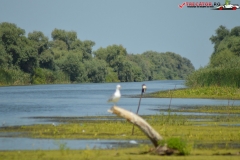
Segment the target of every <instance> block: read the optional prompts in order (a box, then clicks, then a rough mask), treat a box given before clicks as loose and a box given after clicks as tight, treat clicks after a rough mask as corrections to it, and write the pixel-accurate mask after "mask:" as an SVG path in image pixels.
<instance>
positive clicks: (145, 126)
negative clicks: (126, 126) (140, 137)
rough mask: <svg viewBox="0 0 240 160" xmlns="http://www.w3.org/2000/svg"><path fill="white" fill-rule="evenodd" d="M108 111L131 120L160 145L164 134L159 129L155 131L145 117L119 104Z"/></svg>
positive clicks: (156, 145) (154, 143)
mask: <svg viewBox="0 0 240 160" xmlns="http://www.w3.org/2000/svg"><path fill="white" fill-rule="evenodd" d="M108 112H110V113H114V114H116V115H118V116H120V117H123V118H125V119H127V120H128V121H129V122H131V123H133V124H134V125H136V126H137V127H139V128H140V129H141V130H142V131H143V133H144V134H145V135H146V136H147V137H148V138H149V139H150V140H151V142H152V143H153V145H154V146H155V147H158V145H159V143H158V142H159V141H160V140H162V139H163V138H162V136H161V135H159V133H158V132H157V131H155V130H154V129H153V128H152V127H151V126H150V125H149V124H148V123H147V122H146V121H145V120H144V119H142V118H141V117H140V116H138V115H137V114H135V113H132V112H130V111H127V110H125V109H123V108H120V107H118V106H113V107H112V108H111V109H110V110H108Z"/></svg>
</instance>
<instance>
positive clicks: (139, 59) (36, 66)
mask: <svg viewBox="0 0 240 160" xmlns="http://www.w3.org/2000/svg"><path fill="white" fill-rule="evenodd" d="M51 38H52V40H49V38H48V37H46V36H45V35H44V34H43V33H42V32H41V31H33V32H31V33H28V35H27V36H26V35H25V30H24V29H21V28H19V27H18V26H17V25H16V24H13V23H8V22H3V23H0V85H24V84H49V83H70V82H71V83H82V82H93V83H97V82H136V81H149V80H161V79H185V78H186V77H187V76H188V75H189V74H190V73H192V72H193V71H194V67H193V65H192V63H191V62H190V60H188V59H187V58H184V57H181V56H180V55H178V54H175V53H172V52H166V53H159V52H154V51H146V52H144V53H142V54H130V53H127V50H126V49H125V48H124V47H123V46H122V45H115V44H114V45H109V46H107V47H106V48H99V49H97V50H96V51H93V49H92V47H93V46H94V45H95V42H93V41H91V40H84V41H81V40H80V39H78V37H77V33H76V32H75V31H65V30H61V29H56V28H55V29H54V30H53V31H52V33H51ZM218 43H219V42H218Z"/></svg>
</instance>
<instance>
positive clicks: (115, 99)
mask: <svg viewBox="0 0 240 160" xmlns="http://www.w3.org/2000/svg"><path fill="white" fill-rule="evenodd" d="M120 88H121V86H120V85H119V84H118V85H117V87H116V91H115V93H114V94H113V95H112V96H111V97H110V98H109V100H108V102H113V103H114V105H115V103H117V102H118V101H119V99H120V97H121V93H120Z"/></svg>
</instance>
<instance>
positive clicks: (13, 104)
mask: <svg viewBox="0 0 240 160" xmlns="http://www.w3.org/2000/svg"><path fill="white" fill-rule="evenodd" d="M143 83H144V84H146V86H147V93H151V92H155V91H159V90H169V89H174V88H175V87H176V88H184V87H185V85H184V81H181V80H171V81H169V80H166V81H147V82H126V83H91V84H61V85H31V86H10V87H0V127H1V126H15V125H30V124H40V123H52V122H49V121H45V120H44V119H34V118H32V117H51V116H58V117H59V116H60V117H72V116H102V115H105V116H112V114H110V113H108V112H107V110H108V109H109V108H111V106H112V104H109V103H107V100H108V98H109V97H110V96H111V95H112V94H113V92H114V91H115V88H116V85H117V84H120V85H121V86H122V88H121V94H122V97H121V99H120V101H119V102H118V106H120V107H122V108H125V109H128V110H130V111H133V112H136V110H137V106H138V102H139V98H129V96H132V95H138V94H140V93H141V86H142V84H143ZM169 102H170V99H169V98H144V99H142V101H141V108H140V111H139V114H140V115H149V114H157V113H159V111H158V110H157V109H160V108H161V109H164V108H168V105H169ZM227 104H228V100H214V99H181V98H174V99H172V102H171V107H172V108H174V107H182V106H186V107H187V106H196V105H198V106H201V105H227ZM234 105H240V101H239V100H235V101H234ZM179 114H187V113H179ZM188 114H189V113H188ZM196 114H198V113H196ZM199 114H200V113H199ZM0 137H1V135H0ZM10 140H11V141H12V142H11V143H13V144H14V143H16V144H17V143H18V142H19V141H22V142H25V141H27V142H28V141H29V140H28V139H19V138H15V139H14V138H10V139H8V138H1V139H0V150H1V149H3V148H4V147H3V146H4V144H9V143H10V142H9V141H10ZM32 141H33V142H29V143H32V144H34V142H35V141H38V140H36V139H32ZM50 141H53V140H50ZM27 142H26V144H27ZM81 142H82V141H81ZM69 143H74V142H71V141H69ZM90 143H91V142H89V144H90ZM22 144H24V143H22ZM51 144H52V145H53V142H51ZM83 144H84V147H85V146H86V143H83ZM52 145H51V146H52ZM6 146H9V147H8V148H6V147H5V149H11V145H6ZM23 146H24V145H23ZM23 146H22V148H24V147H23ZM51 146H48V147H50V148H54V147H51ZM48 147H43V148H45V149H48ZM105 147H106V146H105ZM25 149H28V148H26V147H25Z"/></svg>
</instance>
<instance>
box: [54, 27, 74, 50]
mask: <svg viewBox="0 0 240 160" xmlns="http://www.w3.org/2000/svg"><path fill="white" fill-rule="evenodd" d="M52 38H53V41H55V40H60V41H63V42H65V44H66V45H67V49H68V50H70V48H71V44H72V43H73V42H74V41H75V40H76V39H77V33H76V32H75V31H65V30H61V29H56V28H55V29H54V30H53V31H52Z"/></svg>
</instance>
